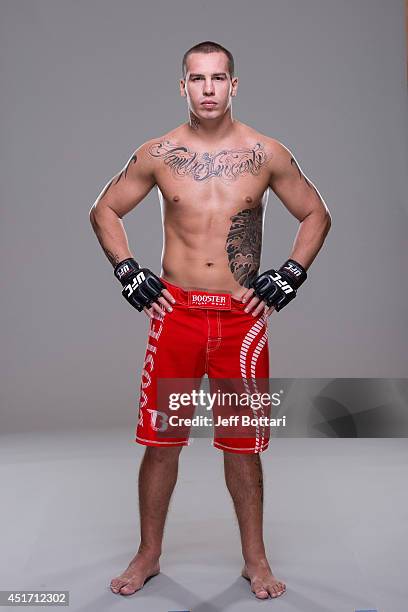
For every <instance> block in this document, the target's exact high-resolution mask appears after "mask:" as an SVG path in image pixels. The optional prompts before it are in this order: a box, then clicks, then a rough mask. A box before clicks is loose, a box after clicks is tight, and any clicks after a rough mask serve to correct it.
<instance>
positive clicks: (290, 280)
mask: <svg viewBox="0 0 408 612" xmlns="http://www.w3.org/2000/svg"><path fill="white" fill-rule="evenodd" d="M306 278H307V272H306V270H305V269H304V268H303V266H301V265H300V264H299V263H297V261H294V260H293V259H288V260H287V261H286V262H285V263H284V264H283V266H282V267H281V268H279V270H278V271H276V270H273V269H272V270H267V271H266V272H264V273H263V274H261V275H260V276H258V277H257V278H255V279H254V280H253V281H252V282H251V283H250V285H249V287H250V288H252V289H254V295H256V296H257V297H258V298H260V299H261V300H263V301H264V302H265V303H266V304H267V305H268V306H274V307H275V310H277V311H278V312H279V310H282V308H283V307H284V306H286V304H289V302H291V301H292V300H293V298H294V297H296V291H297V289H298V288H299V287H300V285H301V284H302V283H304V282H305V280H306Z"/></svg>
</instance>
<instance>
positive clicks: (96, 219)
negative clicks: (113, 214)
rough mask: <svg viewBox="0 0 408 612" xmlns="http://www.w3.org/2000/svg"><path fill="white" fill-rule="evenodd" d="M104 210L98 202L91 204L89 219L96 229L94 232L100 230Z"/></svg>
mask: <svg viewBox="0 0 408 612" xmlns="http://www.w3.org/2000/svg"><path fill="white" fill-rule="evenodd" d="M102 216H103V215H102V211H101V209H100V207H99V208H98V206H97V205H96V204H93V205H92V206H91V209H90V211H89V221H90V223H91V225H92V228H93V230H94V232H96V231H97V230H98V228H99V227H100V226H101V224H102Z"/></svg>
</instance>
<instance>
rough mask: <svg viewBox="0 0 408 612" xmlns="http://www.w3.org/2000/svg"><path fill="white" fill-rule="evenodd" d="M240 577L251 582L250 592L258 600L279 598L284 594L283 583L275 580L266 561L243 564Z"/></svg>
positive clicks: (284, 586)
mask: <svg viewBox="0 0 408 612" xmlns="http://www.w3.org/2000/svg"><path fill="white" fill-rule="evenodd" d="M242 576H243V577H244V578H246V579H247V580H249V581H250V582H251V590H252V592H253V593H255V595H256V597H258V599H268V598H269V595H270V596H271V597H279V596H280V595H283V593H285V592H286V585H285V583H284V582H281V581H280V580H278V579H277V578H275V576H274V575H273V574H272V570H271V568H270V566H269V563H268V561H267V560H266V559H260V560H259V561H257V562H255V563H245V565H244V569H243V570H242Z"/></svg>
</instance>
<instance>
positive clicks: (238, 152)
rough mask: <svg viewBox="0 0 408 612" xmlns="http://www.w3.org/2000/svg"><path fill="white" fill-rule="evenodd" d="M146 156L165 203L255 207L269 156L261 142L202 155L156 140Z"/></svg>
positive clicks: (265, 183)
mask: <svg viewBox="0 0 408 612" xmlns="http://www.w3.org/2000/svg"><path fill="white" fill-rule="evenodd" d="M149 155H150V156H151V157H152V160H154V169H155V177H156V183H157V185H158V187H159V190H160V192H161V194H162V196H163V198H164V199H165V200H166V201H167V202H182V201H186V200H189V201H191V199H192V198H194V199H198V200H200V201H207V202H211V201H212V202H214V203H216V202H220V201H228V202H230V203H233V202H236V203H239V202H242V203H243V204H247V205H248V204H249V205H251V204H253V205H256V203H257V202H259V201H260V200H261V198H262V196H263V194H264V192H265V190H266V189H267V187H268V182H269V170H268V161H269V159H270V155H269V154H268V150H267V149H266V148H265V146H264V145H263V144H262V143H261V142H254V143H253V144H250V145H249V144H248V143H245V144H241V143H239V144H237V145H233V146H229V147H222V148H219V149H217V150H213V151H203V150H194V149H193V148H191V147H189V146H187V145H184V144H181V143H179V142H173V141H170V140H160V141H157V142H155V143H153V144H152V146H151V147H150V148H149Z"/></svg>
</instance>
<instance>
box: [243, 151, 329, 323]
mask: <svg viewBox="0 0 408 612" xmlns="http://www.w3.org/2000/svg"><path fill="white" fill-rule="evenodd" d="M271 152H272V155H271V158H270V160H269V171H270V178H269V186H270V188H271V189H272V190H273V192H274V193H275V194H276V195H277V196H278V198H279V199H280V200H281V202H282V204H283V205H284V206H285V207H286V208H287V210H288V211H289V212H290V213H291V214H292V215H293V216H294V217H296V219H297V220H298V221H299V223H300V225H299V229H298V231H297V234H296V237H295V241H294V243H293V247H292V250H291V252H290V254H289V259H288V260H287V261H286V262H285V264H283V265H282V266H281V268H279V269H276V270H275V269H271V270H268V271H267V272H266V273H263V274H262V275H260V276H258V277H257V278H256V279H255V280H254V281H253V282H252V283H251V287H252V288H250V289H249V290H248V292H247V293H246V294H244V296H243V298H244V299H243V301H244V302H245V301H248V306H247V308H248V310H249V311H252V314H253V315H254V316H256V315H257V314H258V313H259V312H260V311H261V310H262V309H263V308H264V306H265V304H266V305H267V306H269V310H268V314H269V313H270V312H272V310H273V309H275V310H278V311H279V310H281V308H283V307H284V306H286V304H287V303H289V302H290V301H291V300H292V299H293V298H294V297H295V296H296V292H297V289H298V288H299V287H300V285H301V284H302V283H303V282H304V281H305V280H306V276H307V274H306V270H307V269H308V268H309V267H310V265H311V264H312V262H313V260H314V259H315V257H316V256H317V254H318V252H319V251H320V249H321V248H322V246H323V243H324V240H325V238H326V236H327V234H328V232H329V230H330V227H331V215H330V212H329V209H328V208H327V206H326V204H325V202H324V200H323V198H322V196H321V195H320V193H319V192H318V190H317V189H316V187H315V186H314V184H313V183H312V181H311V180H310V179H308V178H307V177H306V176H305V174H304V173H303V172H302V170H301V168H300V166H299V164H298V162H297V161H296V159H295V156H294V155H293V154H292V152H291V151H290V150H289V149H288V148H286V147H285V146H284V145H283V144H282V143H280V142H278V141H274V142H273V145H272V151H271ZM251 296H253V297H252V299H251ZM254 307H255V308H254ZM252 308H254V309H253V310H252Z"/></svg>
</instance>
